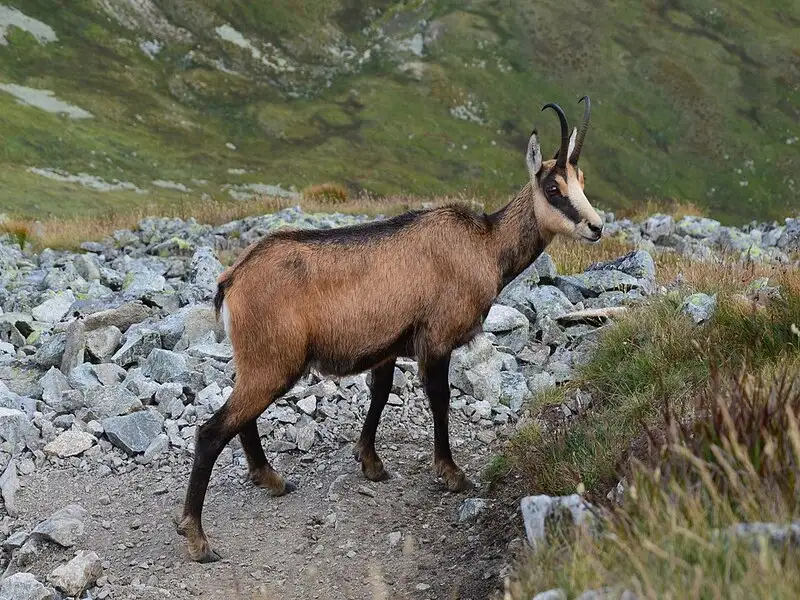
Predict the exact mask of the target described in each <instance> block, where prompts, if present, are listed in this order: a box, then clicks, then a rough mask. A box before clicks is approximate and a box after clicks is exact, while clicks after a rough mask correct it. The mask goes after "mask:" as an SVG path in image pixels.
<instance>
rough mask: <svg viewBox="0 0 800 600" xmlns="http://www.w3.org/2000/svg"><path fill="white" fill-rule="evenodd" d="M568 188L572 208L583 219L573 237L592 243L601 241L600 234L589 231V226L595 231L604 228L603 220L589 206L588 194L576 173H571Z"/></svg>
mask: <svg viewBox="0 0 800 600" xmlns="http://www.w3.org/2000/svg"><path fill="white" fill-rule="evenodd" d="M567 188H568V190H569V199H570V202H571V203H572V206H574V207H575V210H577V211H578V214H579V215H580V218H581V220H580V222H578V223H577V224H576V225H575V228H574V230H573V236H575V237H582V238H584V239H588V240H590V241H597V240H599V239H600V238H599V236H598V234H597V233H596V232H595V231H592V230H591V229H589V225H591V226H593V227H594V228H595V229H597V228H602V227H603V220H602V219H601V218H600V215H598V214H597V211H596V210H595V209H594V208H593V207H592V205H591V204H589V200H588V199H587V198H586V194H584V193H583V189H582V188H581V185H580V183H578V177H577V176H576V175H575V172H574V171H572V172H571V173H570V175H569V178H568V179H567Z"/></svg>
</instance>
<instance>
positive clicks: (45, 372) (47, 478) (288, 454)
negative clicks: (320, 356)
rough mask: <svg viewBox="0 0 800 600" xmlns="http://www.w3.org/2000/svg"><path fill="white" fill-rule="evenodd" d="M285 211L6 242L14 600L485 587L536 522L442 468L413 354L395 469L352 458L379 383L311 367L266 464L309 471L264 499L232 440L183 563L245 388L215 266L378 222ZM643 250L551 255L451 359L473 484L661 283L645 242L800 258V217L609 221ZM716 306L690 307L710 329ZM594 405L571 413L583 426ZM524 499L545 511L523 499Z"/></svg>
mask: <svg viewBox="0 0 800 600" xmlns="http://www.w3.org/2000/svg"><path fill="white" fill-rule="evenodd" d="M364 219H365V218H363V217H350V216H345V215H307V214H304V213H302V212H300V211H299V210H297V209H289V210H285V211H282V212H280V213H277V214H274V215H266V216H261V217H254V218H248V219H244V220H242V221H237V222H233V223H229V224H227V225H224V226H221V227H217V228H212V227H210V226H204V225H199V224H197V223H195V222H192V221H191V220H190V221H187V222H184V221H180V220H169V219H147V220H144V221H142V222H141V223H140V226H139V228H138V229H137V230H136V231H118V232H116V233H115V234H114V235H113V237H112V238H110V239H107V240H105V241H103V242H87V243H85V244H83V250H84V252H83V253H77V254H76V253H68V252H54V251H50V250H45V251H43V252H41V253H38V254H34V253H30V252H27V251H25V252H23V251H22V250H21V249H20V248H19V246H18V245H15V244H14V243H13V241H12V240H10V239H0V269H1V270H0V307H1V308H0V442H1V444H0V450H1V451H2V452H0V467H1V468H2V477H0V491H1V492H2V498H3V504H2V506H3V508H2V510H3V511H4V512H3V515H4V516H3V518H2V521H0V534H2V539H3V540H4V541H3V542H2V548H3V554H2V566H3V567H4V568H5V573H4V574H3V578H2V580H0V599H7V600H11V599H14V600H16V599H24V600H28V599H35V600H43V599H47V598H61V597H76V598H77V597H81V598H137V599H140V598H192V597H195V596H202V597H206V598H248V599H249V598H273V597H274V598H279V597H280V598H287V597H288V598H321V597H328V598H452V597H459V598H462V599H467V598H472V599H478V598H486V597H487V596H489V595H490V594H491V593H492V592H493V591H494V590H498V589H502V585H503V577H504V576H505V575H506V574H507V572H508V569H509V563H510V561H511V558H512V556H513V551H514V549H518V548H520V547H522V544H523V541H522V539H523V538H524V537H525V535H526V527H527V537H528V541H529V542H531V543H535V536H534V534H532V533H531V532H532V531H533V530H534V529H535V526H534V525H532V521H531V518H532V517H531V518H528V522H527V523H526V524H525V525H523V515H522V514H521V513H520V511H519V510H518V508H517V507H516V506H512V507H511V508H510V509H509V505H508V502H507V501H506V500H507V499H502V498H495V497H493V494H492V492H490V491H489V490H488V489H486V488H485V487H483V486H479V487H478V488H476V489H475V490H473V491H472V492H471V493H470V494H467V495H464V494H451V493H448V492H446V491H445V490H444V488H443V486H442V484H441V482H439V481H437V480H436V479H435V477H434V475H433V474H432V469H431V458H432V456H431V455H432V447H433V440H432V428H431V427H430V418H429V413H428V409H427V405H426V401H425V398H424V395H423V393H422V389H421V386H420V382H419V378H418V375H417V367H416V363H414V362H413V361H400V362H399V363H398V368H397V369H396V371H395V379H394V386H393V391H392V396H391V397H390V400H389V406H388V407H387V409H386V411H385V413H384V418H383V421H382V423H381V426H380V428H379V431H378V437H379V441H378V452H379V453H380V454H381V456H382V458H383V459H384V462H385V463H386V465H387V468H388V469H389V470H390V472H391V473H392V475H393V477H392V478H391V479H390V480H389V481H388V482H385V483H381V484H373V483H370V482H368V481H366V480H365V479H364V478H363V477H362V476H361V473H360V469H359V467H358V464H357V463H355V462H354V460H353V458H352V454H351V452H352V446H353V442H354V441H355V439H356V437H357V435H358V432H359V430H360V427H361V424H362V422H363V419H364V416H365V414H366V410H367V407H368V403H369V396H368V392H367V385H366V379H365V377H364V376H363V375H360V376H355V377H347V378H341V379H330V378H320V377H318V376H317V375H316V374H315V373H311V374H310V375H309V376H308V377H307V378H305V379H304V380H302V381H301V382H299V383H298V384H297V386H295V388H294V389H292V390H291V391H290V392H289V393H287V394H286V396H285V397H284V398H282V399H281V400H279V401H278V402H276V403H275V404H274V405H273V406H271V407H270V409H269V410H268V411H267V412H266V413H265V414H264V415H263V416H262V418H261V419H260V421H259V430H260V432H261V436H262V438H263V439H262V442H263V444H264V446H265V448H266V450H267V454H268V457H269V458H270V460H271V461H272V462H273V464H274V465H275V466H276V468H277V469H278V470H279V471H281V472H282V473H284V474H286V475H287V476H288V477H289V478H290V479H292V480H294V481H295V482H296V483H298V489H297V491H295V492H294V493H292V494H290V495H288V496H285V497H282V498H271V497H269V496H268V494H267V493H266V492H265V491H263V490H260V489H257V488H254V487H253V486H251V485H250V484H248V483H247V481H246V463H245V459H244V456H243V454H242V452H241V449H240V447H239V446H238V442H237V441H234V442H233V443H231V445H230V446H229V448H227V449H226V450H225V452H224V453H223V455H222V457H221V458H220V460H219V461H218V463H217V467H216V469H215V471H214V475H213V477H212V482H211V488H210V491H209V495H208V498H207V501H206V513H205V522H206V529H207V532H208V533H209V535H210V537H211V539H212V542H213V543H215V547H216V549H218V550H219V551H220V553H221V554H222V555H223V557H224V560H223V561H222V562H220V563H216V564H214V565H206V566H203V565H198V564H195V563H192V562H190V561H189V560H188V559H187V557H186V555H185V552H184V547H183V540H182V538H179V537H178V536H177V534H176V533H175V530H174V526H173V524H172V515H173V514H174V513H175V512H177V511H178V510H179V509H180V506H181V504H182V501H183V493H184V491H185V485H186V482H187V480H188V471H189V468H190V465H191V460H192V455H193V448H194V435H195V431H196V428H197V425H198V424H199V423H202V422H203V421H204V420H205V419H206V418H207V417H208V416H209V415H211V414H212V413H213V412H214V411H215V410H216V409H217V408H219V407H220V406H221V405H222V404H223V403H224V402H225V400H226V399H227V397H228V396H229V394H230V393H231V391H232V386H233V380H234V377H235V365H234V364H233V362H232V360H231V356H232V353H231V347H230V345H229V343H228V342H227V340H226V339H225V336H224V332H223V331H221V329H220V328H219V326H218V324H217V323H216V322H215V319H214V315H213V311H212V309H211V307H210V298H211V296H212V294H213V292H214V287H215V285H214V282H215V278H216V276H217V275H218V274H219V272H220V271H221V269H222V265H221V264H220V262H219V260H218V257H222V258H230V257H232V256H233V255H234V254H235V253H236V251H238V250H239V249H241V248H242V247H244V246H245V245H247V244H248V243H249V242H251V241H253V240H255V239H258V238H259V237H261V236H262V235H264V234H265V233H267V232H269V231H270V230H272V229H274V228H275V227H279V226H282V225H285V224H290V225H293V226H300V227H334V226H339V225H343V224H346V223H351V222H357V221H361V220H364ZM606 221H607V228H608V231H609V233H610V234H614V233H621V234H623V235H625V236H626V237H627V238H629V240H630V241H631V242H632V244H634V245H635V249H633V250H632V251H631V252H630V253H629V254H627V255H625V256H623V257H620V258H619V259H618V260H615V261H611V262H608V263H603V264H596V265H593V266H592V267H590V269H589V270H587V271H586V272H584V273H580V274H573V275H560V274H558V272H557V270H556V267H555V265H554V263H553V261H552V260H551V259H550V257H549V256H547V255H546V254H545V255H543V256H542V257H540V259H539V260H537V261H536V263H535V264H534V265H532V266H531V268H530V269H528V270H527V271H526V272H525V273H523V274H522V275H521V276H520V277H519V278H518V279H517V280H515V281H514V282H513V283H512V284H510V285H509V286H508V287H507V288H506V289H505V290H504V292H503V294H501V296H500V297H499V298H498V302H497V304H496V305H495V306H494V307H493V308H492V310H491V312H490V313H489V316H488V318H487V319H486V323H485V325H484V330H485V333H484V334H483V335H481V336H479V337H478V338H477V339H476V340H475V342H474V343H473V344H471V345H470V346H469V347H467V348H464V349H460V350H459V351H457V352H456V354H455V356H454V359H453V362H452V369H451V381H452V384H453V400H452V404H451V423H452V425H451V427H452V443H453V449H454V454H455V458H456V461H457V462H458V463H459V464H461V466H462V467H463V468H464V469H465V470H466V471H467V473H468V475H469V476H471V478H472V479H473V480H480V473H481V471H482V470H483V469H484V468H485V467H486V465H487V464H488V462H489V460H490V459H491V456H492V455H493V454H494V453H496V451H497V450H498V449H499V446H500V445H501V444H502V442H503V441H504V440H505V439H507V438H508V437H509V436H510V435H512V434H513V432H514V431H515V429H516V427H517V426H518V424H519V423H520V421H521V419H524V418H525V416H526V412H525V411H526V409H525V407H526V403H527V402H528V401H529V400H530V399H531V398H532V397H533V395H534V394H535V393H537V392H538V391H540V390H543V389H546V388H548V387H552V386H554V385H558V384H560V383H563V382H565V381H567V380H569V379H570V378H571V377H572V373H573V370H574V368H575V366H576V365H578V364H580V363H581V361H583V360H585V359H586V358H587V357H588V356H589V353H590V352H591V349H592V345H593V343H594V339H595V338H596V335H597V331H598V330H599V328H601V327H602V326H604V324H605V323H606V322H607V321H608V320H609V319H610V318H613V316H614V315H615V314H618V313H619V312H621V311H624V310H625V309H626V307H628V306H630V305H634V304H636V303H639V302H642V301H643V300H644V299H645V298H646V297H647V296H648V295H651V294H654V293H658V292H659V291H660V290H659V288H658V286H657V285H656V282H655V266H654V262H653V259H652V257H651V254H650V253H649V252H648V250H650V251H655V250H658V251H675V252H680V253H683V254H686V255H689V256H692V257H693V258H695V259H696V260H713V259H714V257H715V256H717V255H718V253H719V252H720V251H728V252H735V253H738V254H740V255H741V256H742V257H743V258H745V259H747V260H756V261H762V260H768V261H777V262H789V261H790V260H791V259H790V256H791V255H792V253H793V252H797V251H798V250H800V220H798V219H794V220H792V219H789V220H787V221H786V223H785V224H782V225H779V224H775V223H773V224H760V225H759V224H754V225H752V226H750V227H747V228H743V229H734V228H727V227H722V226H721V225H720V224H719V223H717V222H716V221H712V220H709V219H699V218H695V217H687V218H685V219H683V220H681V221H679V222H678V223H675V222H674V221H673V220H672V219H671V218H670V217H666V216H655V217H652V218H650V219H648V220H647V221H646V222H644V223H642V224H635V223H631V222H630V221H616V220H615V219H614V217H613V215H610V214H607V215H606ZM713 304H714V299H713V298H710V297H704V296H703V295H702V294H698V295H695V296H693V297H691V298H688V299H687V302H686V310H687V312H689V313H690V314H692V315H693V316H694V318H695V319H696V320H698V321H702V320H703V319H705V318H707V317H708V314H709V311H711V310H713ZM590 402H591V398H588V397H586V396H584V395H580V394H578V395H576V396H574V397H572V398H571V399H570V400H569V402H568V403H567V404H565V405H563V406H561V407H559V409H558V410H559V411H560V413H561V415H562V416H564V417H566V418H569V417H570V415H572V414H573V413H576V412H579V411H580V410H581V409H582V408H583V407H584V406H585V405H586V404H587V403H590ZM528 512H530V511H528Z"/></svg>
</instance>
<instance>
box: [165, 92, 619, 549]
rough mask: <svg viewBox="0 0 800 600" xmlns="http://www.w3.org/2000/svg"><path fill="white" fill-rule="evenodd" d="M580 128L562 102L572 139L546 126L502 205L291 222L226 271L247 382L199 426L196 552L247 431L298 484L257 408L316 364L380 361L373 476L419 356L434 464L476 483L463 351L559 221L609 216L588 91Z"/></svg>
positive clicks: (570, 223)
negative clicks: (391, 406) (599, 190)
mask: <svg viewBox="0 0 800 600" xmlns="http://www.w3.org/2000/svg"><path fill="white" fill-rule="evenodd" d="M581 101H585V104H584V114H583V123H582V125H581V128H580V130H578V129H577V128H576V129H575V130H573V132H572V135H571V136H570V134H569V127H568V124H567V118H566V116H565V115H564V111H563V110H562V109H561V108H560V107H559V106H558V105H557V104H554V103H549V104H546V105H545V106H544V107H543V108H542V110H543V111H544V110H545V109H547V108H551V109H553V110H554V111H555V112H556V114H557V115H558V119H559V122H560V125H561V145H560V148H559V150H558V152H557V153H556V154H555V156H554V158H553V159H551V160H548V161H544V162H543V160H542V154H541V150H540V147H539V139H538V134H537V132H536V130H535V129H534V130H533V133H532V134H531V136H530V140H529V142H528V147H527V152H526V164H527V167H528V172H529V176H530V181H529V182H528V183H527V184H526V185H525V186H524V187H523V188H522V189H521V190H520V191H519V193H518V194H517V195H516V197H514V199H513V200H511V201H510V202H509V203H508V204H507V205H506V206H505V207H504V208H502V209H501V210H499V211H497V212H495V213H492V214H485V213H484V214H477V213H475V212H473V211H471V210H469V209H467V208H466V207H463V206H460V205H448V206H443V207H438V208H433V209H428V210H419V211H410V212H406V213H404V214H401V215H399V216H396V217H393V218H390V219H385V220H380V221H377V222H372V223H366V224H360V225H355V226H349V227H341V228H336V229H329V230H280V231H277V232H273V233H271V234H269V235H267V236H266V237H264V238H263V239H261V240H260V241H258V242H255V243H253V244H251V245H250V246H249V247H248V248H247V249H245V251H244V252H243V253H242V254H241V255H240V257H239V258H238V260H237V262H236V263H235V264H234V265H233V266H231V267H230V268H228V269H227V270H226V271H225V272H223V273H222V275H220V277H219V280H218V287H217V293H216V298H215V300H214V304H215V308H216V312H217V316H218V317H219V316H220V314H221V315H222V319H223V323H224V326H225V330H226V332H227V334H228V336H229V337H230V340H231V343H232V345H233V350H234V358H235V361H236V367H237V373H236V383H235V387H234V390H233V393H232V394H231V396H230V398H229V399H228V401H227V402H226V403H225V405H224V406H222V407H221V408H220V409H219V410H218V411H217V412H216V414H214V415H213V416H212V417H211V418H210V419H209V420H208V421H207V422H206V423H204V424H203V425H201V426H200V427H199V428H198V431H197V434H196V449H195V456H194V465H193V468H192V473H191V476H190V479H189V485H188V489H187V492H186V500H185V504H184V508H183V513H182V515H180V516H177V518H176V524H177V526H178V531H179V533H181V534H182V535H185V536H186V537H187V538H188V540H187V541H188V549H189V554H190V556H191V558H192V559H193V560H196V561H199V562H211V561H215V560H218V559H219V555H218V554H217V553H216V552H215V551H214V550H212V548H211V546H210V544H209V541H208V538H207V537H206V535H205V533H204V532H203V526H202V522H201V515H202V510H203V503H204V499H205V494H206V489H207V486H208V481H209V476H210V475H211V471H212V469H213V467H214V463H215V461H216V460H217V457H218V456H219V454H220V452H221V451H222V449H223V448H224V446H225V445H226V444H227V443H228V442H229V441H230V440H231V439H232V438H233V437H234V436H235V435H237V434H238V435H239V439H240V440H241V444H242V448H243V449H244V452H245V455H246V457H247V461H248V465H249V471H250V479H251V480H252V481H253V482H254V483H255V484H256V485H258V486H261V487H264V488H267V489H268V490H270V491H271V492H272V493H273V494H274V495H281V494H285V493H287V492H289V491H291V490H292V489H293V488H294V485H292V484H290V483H289V482H286V481H285V480H284V479H283V478H282V477H281V476H280V475H279V474H278V473H277V472H276V471H274V470H273V468H272V466H271V465H270V464H269V462H268V461H267V458H266V457H265V455H264V450H263V448H262V447H261V441H260V439H259V434H258V428H257V426H256V420H257V418H258V417H259V415H261V413H263V412H264V411H265V410H266V409H267V407H268V406H269V405H270V404H272V402H273V401H275V399H277V398H278V397H280V396H281V395H283V394H284V393H286V391H287V390H289V389H290V388H291V387H292V386H293V385H294V383H295V382H296V381H297V380H298V379H299V378H300V377H301V376H302V375H303V373H305V372H307V369H309V368H310V367H313V368H315V369H317V370H318V371H320V372H322V373H327V374H332V375H339V376H344V375H350V374H355V373H360V372H363V371H366V370H371V375H372V377H371V381H370V395H371V402H370V406H369V410H368V413H367V417H366V419H365V421H364V425H363V429H362V431H361V436H360V439H359V441H358V443H357V444H356V446H355V451H354V454H355V457H356V459H357V460H359V461H360V462H361V466H362V471H363V473H364V475H365V476H366V477H367V478H368V479H370V480H373V481H379V480H383V479H385V478H387V477H388V474H387V472H386V470H385V469H384V466H383V463H382V462H381V459H380V458H379V457H378V455H377V453H376V452H375V432H376V429H377V427H378V422H379V420H380V417H381V412H382V411H383V408H384V406H385V404H386V401H387V399H388V396H389V392H390V390H391V385H392V376H393V373H394V366H395V360H396V358H397V357H399V356H405V357H410V358H415V359H416V360H417V361H418V363H419V369H420V374H421V378H422V381H423V384H424V388H425V393H426V396H427V398H428V402H429V405H430V409H431V413H432V415H433V428H434V453H433V457H434V458H433V464H434V467H435V471H436V473H437V474H438V475H440V476H441V477H442V479H443V481H444V483H445V485H446V486H447V488H448V489H449V490H452V491H461V490H465V489H467V488H469V487H470V486H471V483H470V481H469V480H468V479H467V477H466V476H465V475H464V472H463V471H462V470H461V469H460V468H459V467H458V466H457V465H456V464H455V462H454V461H453V457H452V455H451V452H450V442H449V439H448V410H449V402H450V384H449V380H448V371H449V365H450V355H451V352H452V351H453V350H454V349H455V348H457V347H459V346H462V345H464V344H466V343H467V342H469V341H470V340H471V339H472V338H473V337H474V336H475V335H476V334H477V333H478V332H479V331H480V330H481V324H482V323H483V320H484V319H485V318H486V315H487V313H488V311H489V309H490V307H491V305H492V301H493V300H494V298H495V297H496V296H497V295H498V294H499V293H500V291H501V290H502V289H503V287H504V286H505V285H506V284H508V283H509V282H510V281H511V280H512V279H514V277H516V276H517V275H518V274H519V273H521V272H522V271H523V270H524V269H525V268H526V267H528V266H529V265H530V264H531V263H532V262H533V261H534V260H535V259H536V257H537V256H539V254H541V252H542V251H543V250H544V248H545V247H546V246H547V245H548V244H549V243H550V241H551V240H552V239H553V237H554V236H555V235H557V234H563V235H568V236H573V237H575V238H579V239H585V240H589V241H592V242H596V241H598V240H600V238H601V236H602V231H603V221H602V220H601V219H600V217H599V216H598V214H597V212H595V210H594V209H593V208H592V207H591V205H590V204H589V202H588V200H587V199H586V196H585V195H584V192H583V188H584V178H583V173H582V171H581V170H580V169H579V168H578V158H579V157H580V154H581V148H582V147H583V142H584V138H585V136H586V130H587V127H588V124H589V115H590V101H589V98H588V97H586V96H584V97H583V98H581Z"/></svg>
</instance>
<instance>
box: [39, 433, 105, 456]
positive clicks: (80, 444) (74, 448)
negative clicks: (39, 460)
mask: <svg viewBox="0 0 800 600" xmlns="http://www.w3.org/2000/svg"><path fill="white" fill-rule="evenodd" d="M94 442H95V437H94V436H93V435H92V434H91V433H86V432H84V431H65V432H64V433H62V434H61V435H59V436H58V437H57V438H56V439H54V440H53V441H52V442H50V443H49V444H47V445H46V446H45V447H44V452H45V454H51V455H53V454H54V455H55V456H58V457H59V458H68V457H70V456H78V455H79V454H83V453H84V452H86V451H87V450H88V449H89V448H91V447H92V446H94Z"/></svg>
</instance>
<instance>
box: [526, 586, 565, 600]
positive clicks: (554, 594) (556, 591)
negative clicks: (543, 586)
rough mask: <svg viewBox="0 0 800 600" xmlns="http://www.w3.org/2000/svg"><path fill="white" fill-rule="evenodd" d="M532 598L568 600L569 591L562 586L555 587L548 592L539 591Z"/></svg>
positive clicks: (535, 599) (536, 599) (537, 599)
mask: <svg viewBox="0 0 800 600" xmlns="http://www.w3.org/2000/svg"><path fill="white" fill-rule="evenodd" d="M532 600H567V593H566V592H565V591H564V590H562V589H561V588H553V589H552V590H547V591H546V592H539V593H538V594H536V595H535V596H534V597H533V599H532Z"/></svg>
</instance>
